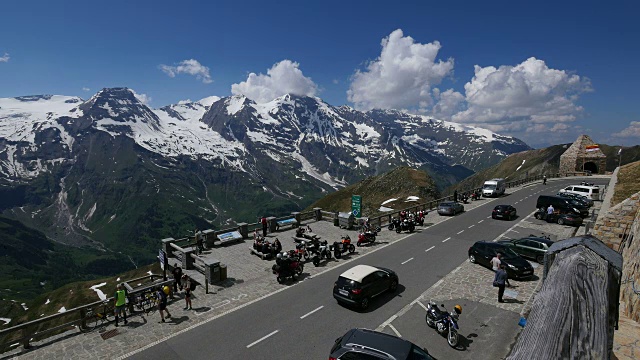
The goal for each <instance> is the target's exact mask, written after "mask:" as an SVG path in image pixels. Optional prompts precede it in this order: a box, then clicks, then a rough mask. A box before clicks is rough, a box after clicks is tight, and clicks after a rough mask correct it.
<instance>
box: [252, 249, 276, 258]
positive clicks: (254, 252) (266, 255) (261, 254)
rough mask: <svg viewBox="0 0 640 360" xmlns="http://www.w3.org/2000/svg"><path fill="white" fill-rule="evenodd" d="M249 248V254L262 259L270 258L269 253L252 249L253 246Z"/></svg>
mask: <svg viewBox="0 0 640 360" xmlns="http://www.w3.org/2000/svg"><path fill="white" fill-rule="evenodd" d="M250 249H251V254H253V255H257V256H259V257H260V258H261V259H262V260H269V259H271V254H264V253H261V252H260V251H258V250H256V249H254V248H253V246H251V247H250Z"/></svg>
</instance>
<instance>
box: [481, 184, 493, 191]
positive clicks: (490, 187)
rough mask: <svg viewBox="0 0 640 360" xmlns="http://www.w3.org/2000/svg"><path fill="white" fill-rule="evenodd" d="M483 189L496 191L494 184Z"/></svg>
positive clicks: (486, 185)
mask: <svg viewBox="0 0 640 360" xmlns="http://www.w3.org/2000/svg"><path fill="white" fill-rule="evenodd" d="M482 188H483V189H486V190H495V189H496V186H495V185H493V184H485V185H484V186H483V187H482Z"/></svg>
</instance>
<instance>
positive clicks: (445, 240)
mask: <svg viewBox="0 0 640 360" xmlns="http://www.w3.org/2000/svg"><path fill="white" fill-rule="evenodd" d="M458 234H460V233H458ZM449 239H451V237H448V238H446V239H444V240H442V242H447V241H449Z"/></svg>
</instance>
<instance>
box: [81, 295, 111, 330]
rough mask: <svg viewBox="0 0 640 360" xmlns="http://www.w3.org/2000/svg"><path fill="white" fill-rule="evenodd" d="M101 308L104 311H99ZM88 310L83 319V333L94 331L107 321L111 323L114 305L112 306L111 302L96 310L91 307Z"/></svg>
mask: <svg viewBox="0 0 640 360" xmlns="http://www.w3.org/2000/svg"><path fill="white" fill-rule="evenodd" d="M100 308H102V311H99V310H100ZM86 310H87V312H86V313H85V316H84V318H83V320H84V327H82V328H81V330H82V331H92V330H93V329H95V328H96V327H97V326H98V325H102V324H103V323H104V322H105V321H106V322H109V321H110V320H109V314H112V315H113V305H111V302H110V301H108V302H105V303H104V304H103V305H101V306H98V307H95V308H92V307H89V308H87V309H86Z"/></svg>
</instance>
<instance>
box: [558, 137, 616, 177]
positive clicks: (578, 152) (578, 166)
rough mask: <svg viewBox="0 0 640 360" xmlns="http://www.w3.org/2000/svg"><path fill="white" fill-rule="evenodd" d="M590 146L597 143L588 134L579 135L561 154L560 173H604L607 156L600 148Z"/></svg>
mask: <svg viewBox="0 0 640 360" xmlns="http://www.w3.org/2000/svg"><path fill="white" fill-rule="evenodd" d="M590 146H591V147H593V146H597V144H596V143H595V142H593V140H591V138H590V137H589V136H588V135H580V136H578V139H577V140H576V141H575V142H574V143H573V144H571V146H569V148H568V149H567V151H565V152H564V153H563V154H562V155H560V168H559V173H560V174H566V173H574V172H582V171H591V173H593V174H604V173H605V170H606V161H607V156H606V155H605V154H604V153H603V152H602V151H601V150H600V149H599V148H596V149H595V150H594V149H593V148H592V149H589V147H590ZM587 150H590V151H587Z"/></svg>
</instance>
